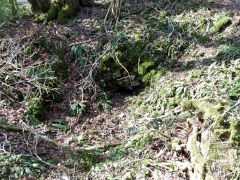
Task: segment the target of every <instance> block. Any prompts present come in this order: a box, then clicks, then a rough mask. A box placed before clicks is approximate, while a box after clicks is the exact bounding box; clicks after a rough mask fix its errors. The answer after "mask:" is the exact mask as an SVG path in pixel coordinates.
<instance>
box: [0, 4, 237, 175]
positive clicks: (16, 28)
mask: <svg viewBox="0 0 240 180" xmlns="http://www.w3.org/2000/svg"><path fill="white" fill-rule="evenodd" d="M204 2H205V1H204ZM214 2H215V7H216V8H218V9H223V10H226V11H227V12H229V13H233V14H234V18H236V19H238V18H239V17H240V11H239V8H240V1H239V0H234V1H233V0H232V1H231V0H225V1H223V0H222V1H220V0H219V1H218V0H215V1H214ZM99 3H102V2H99ZM129 3H131V2H129ZM147 3H148V1H146V2H142V3H140V4H138V6H139V7H135V6H131V8H130V9H127V8H126V9H124V12H123V16H124V18H125V17H127V18H129V19H131V20H132V22H133V23H134V22H136V23H138V24H141V22H144V21H145V20H144V19H143V17H141V11H140V10H144V9H145V6H147ZM107 8H108V6H107V5H106V4H103V5H102V6H99V7H84V8H82V9H81V11H80V12H79V14H78V15H77V17H75V18H74V19H72V20H70V22H69V23H68V24H66V25H54V26H50V25H44V26H43V27H42V24H35V23H33V19H32V18H31V17H29V18H27V19H23V20H19V21H17V22H16V23H15V24H11V26H10V27H11V28H8V29H5V35H6V36H5V38H11V39H12V40H14V39H17V38H19V37H24V36H27V34H28V32H30V33H32V34H34V33H35V32H37V31H38V30H39V29H40V28H42V29H41V31H40V32H37V34H38V33H48V34H50V39H51V38H52V39H53V40H54V39H61V40H62V41H63V42H64V43H66V44H67V45H66V49H65V55H64V56H65V59H66V60H67V62H68V64H69V69H68V72H69V76H68V78H67V80H66V81H65V83H63V84H62V89H61V92H62V94H63V102H61V103H52V104H51V105H52V107H53V110H52V111H50V112H46V115H47V117H46V120H44V121H43V122H42V124H41V126H39V127H35V130H36V131H38V132H39V133H40V132H43V131H44V134H45V135H47V136H48V137H50V138H51V139H53V140H55V141H56V142H58V143H60V144H64V145H68V146H69V147H71V148H72V149H73V150H77V149H79V148H84V147H91V146H99V147H104V146H106V145H107V144H108V145H109V144H110V145H113V147H114V146H118V145H120V144H122V143H124V142H125V141H126V140H128V139H129V138H130V137H131V133H130V132H129V129H128V128H126V127H127V125H126V124H127V123H128V120H130V119H132V118H133V115H132V112H131V108H130V106H131V105H132V104H133V103H132V101H129V99H138V98H139V97H141V96H140V95H139V93H140V92H141V91H143V88H138V89H136V90H133V91H132V92H129V91H126V90H122V91H119V92H116V93H114V94H111V93H109V92H107V94H109V95H110V96H109V97H110V98H109V100H110V101H111V107H112V108H111V113H109V112H106V111H104V110H103V109H101V108H96V105H97V103H98V101H97V99H96V98H94V97H93V96H91V95H88V94H82V93H81V89H80V88H79V84H80V82H82V81H83V75H82V73H81V71H79V68H80V67H79V66H78V65H76V64H75V60H74V58H73V57H72V56H71V55H70V49H69V48H70V47H68V45H69V44H71V43H73V42H83V45H85V46H86V47H89V48H93V47H95V46H96V44H97V43H98V42H99V41H105V40H106V36H105V35H104V27H103V24H101V23H99V22H102V20H103V19H104V17H105V13H106V11H107ZM135 11H139V12H136V14H134V13H129V14H128V12H135ZM234 18H233V21H234ZM238 20H239V19H238ZM98 23H99V24H100V25H98ZM96 26H97V27H98V29H101V30H98V31H97V32H95V31H94V30H95V28H96ZM226 31H227V30H226ZM64 34H69V36H70V38H68V39H67V38H66V37H65V36H64ZM34 36H36V34H34ZM100 36H101V37H100ZM230 36H231V37H232V40H233V41H235V40H236V39H234V38H235V37H238V38H239V36H240V32H239V29H238V31H236V32H232V31H231V34H230ZM71 37H74V39H71ZM96 37H99V38H97V39H96ZM94 39H95V40H94ZM89 40H90V42H88V41H89ZM84 42H87V43H84ZM214 43H215V42H214V41H212V42H209V44H208V47H201V48H202V49H197V51H199V50H202V51H204V52H205V55H204V57H201V59H203V61H202V60H201V59H199V61H194V62H192V61H191V60H189V59H186V58H187V57H182V58H180V59H179V61H178V62H177V63H176V65H175V66H174V67H173V68H172V69H171V72H168V73H167V74H169V76H167V75H166V76H165V78H162V82H160V83H159V86H164V83H166V82H170V81H171V82H172V81H173V82H174V81H175V80H176V79H181V78H184V77H185V76H187V74H188V72H186V71H185V72H184V71H182V66H183V65H184V64H185V63H186V62H187V61H189V62H190V64H191V67H192V69H194V68H195V67H198V66H199V65H201V64H202V63H204V59H206V58H207V57H210V56H211V54H214V51H215V49H214V47H213V46H214ZM209 47H210V48H209ZM211 47H213V48H212V49H211ZM196 53H197V52H196ZM196 53H195V54H196ZM48 58H50V56H49V54H47V53H46V52H41V55H40V59H41V60H42V61H43V62H44V61H45V59H48ZM176 77H178V78H176ZM164 79H165V80H164ZM161 84H162V85H161ZM140 94H141V93H140ZM74 95H75V97H73V96H74ZM83 96H84V101H87V102H88V103H87V108H86V113H85V115H84V116H83V117H71V116H70V115H69V113H68V111H69V105H70V104H72V103H74V102H79V101H82V97H83ZM26 114H27V111H26V109H25V108H24V107H23V106H22V104H18V103H14V104H12V105H11V106H3V105H0V116H1V117H4V119H5V120H6V121H7V122H8V123H9V124H11V125H19V124H20V120H19V115H26ZM56 119H64V120H66V121H68V122H69V124H68V125H69V127H70V131H67V132H64V131H62V130H58V129H54V128H51V124H52V123H53V122H54V121H55V120H56ZM139 122H140V121H139ZM136 123H138V122H136ZM136 126H137V125H136ZM182 126H183V123H182V122H178V123H177V124H175V126H174V127H175V128H176V130H175V132H172V133H171V137H172V138H177V139H181V141H182V142H187V139H188V135H189V133H190V132H187V133H186V131H185V129H184V128H182ZM43 127H44V128H43ZM0 131H1V134H2V135H0V142H8V143H10V144H12V145H11V147H12V149H11V153H13V154H28V155H29V153H30V154H31V152H32V153H33V152H35V153H36V152H37V154H38V156H39V157H41V159H57V160H60V163H62V164H64V165H66V166H67V164H68V163H66V162H67V161H68V159H69V157H68V155H67V154H65V152H64V151H62V150H61V148H59V147H57V146H55V145H52V144H50V143H48V142H45V141H41V140H39V142H36V139H35V138H34V136H33V135H32V134H31V133H28V132H10V131H7V130H3V129H1V130H0ZM3 134H5V135H6V136H4V135H3ZM80 134H81V135H83V136H84V137H82V142H80V141H79V142H78V141H72V140H71V138H72V137H74V136H79V135H80ZM85 136H86V137H85ZM84 138H87V140H84ZM165 144H166V140H165V139H164V138H163V139H158V140H157V141H155V142H154V143H153V144H151V145H150V146H149V147H148V148H147V149H146V151H145V153H149V154H151V155H155V154H156V153H160V152H161V153H164V154H165V155H164V156H161V155H159V156H160V157H161V162H162V163H164V162H166V163H167V162H169V161H177V160H179V161H188V160H189V152H187V150H186V149H184V150H183V152H182V154H181V155H179V154H176V153H175V152H174V151H173V150H171V149H166V148H164V147H165ZM34 148H35V149H34ZM35 150H36V151H35ZM163 150H164V152H163ZM167 151H168V152H167ZM31 155H32V154H31ZM33 156H34V154H33ZM109 157H110V153H109V151H108V149H104V152H103V153H102V154H101V155H100V156H96V157H94V158H96V159H95V161H94V163H95V164H97V163H100V162H104V161H106V160H107V159H108V158H109ZM140 159H141V155H140ZM69 163H70V164H71V161H69ZM43 164H44V163H43ZM92 166H94V164H92ZM46 167H48V166H47V165H46ZM149 169H150V170H149V171H151V167H149ZM173 169H174V168H171V166H170V167H168V168H167V166H164V168H163V169H162V175H161V176H159V178H161V179H189V177H188V175H186V174H185V173H184V171H174V170H173ZM80 171H82V174H84V173H85V175H86V177H85V176H82V177H81V176H79V175H76V177H78V178H79V179H81V178H82V179H83V178H84V177H85V179H94V177H91V175H89V176H90V177H89V176H88V171H85V170H80ZM53 172H54V173H53ZM126 173H127V172H126ZM103 174H104V173H103ZM59 175H60V177H61V169H60V168H55V167H51V166H50V167H49V168H48V169H47V170H46V172H45V173H44V175H42V178H46V179H53V178H56V177H58V178H59ZM129 177H130V178H131V176H129ZM105 178H106V177H105ZM130 178H129V179H130ZM148 178H149V179H151V178H150V177H148ZM22 179H24V177H22ZM33 179H34V178H33ZM99 179H101V178H99ZM108 179H111V178H110V177H108ZM113 179H114V178H113ZM126 179H127V178H126ZM137 179H138V178H137ZM146 179H147V177H146Z"/></svg>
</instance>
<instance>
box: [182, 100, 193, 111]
mask: <svg viewBox="0 0 240 180" xmlns="http://www.w3.org/2000/svg"><path fill="white" fill-rule="evenodd" d="M182 108H183V109H184V110H190V109H192V108H193V104H192V101H190V100H185V101H182Z"/></svg>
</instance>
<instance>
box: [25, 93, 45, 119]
mask: <svg viewBox="0 0 240 180" xmlns="http://www.w3.org/2000/svg"><path fill="white" fill-rule="evenodd" d="M26 108H27V111H28V113H29V115H32V116H34V117H36V118H37V119H38V120H44V119H45V114H44V105H43V100H41V99H40V98H33V99H31V100H29V101H28V102H27V103H26Z"/></svg>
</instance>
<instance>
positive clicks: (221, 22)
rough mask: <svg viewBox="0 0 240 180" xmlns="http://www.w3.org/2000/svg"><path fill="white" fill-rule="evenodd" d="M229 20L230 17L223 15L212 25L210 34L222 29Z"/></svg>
mask: <svg viewBox="0 0 240 180" xmlns="http://www.w3.org/2000/svg"><path fill="white" fill-rule="evenodd" d="M230 22H231V20H230V18H229V17H227V16H225V17H222V18H221V19H219V20H218V21H217V23H216V24H215V25H214V26H213V28H212V30H211V34H216V33H218V32H220V30H222V29H224V28H225V27H226V26H227V25H228V24H229V23H230Z"/></svg>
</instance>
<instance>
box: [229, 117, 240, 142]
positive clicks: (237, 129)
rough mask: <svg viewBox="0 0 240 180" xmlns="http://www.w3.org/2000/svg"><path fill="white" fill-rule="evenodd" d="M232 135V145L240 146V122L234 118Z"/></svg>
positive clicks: (232, 120)
mask: <svg viewBox="0 0 240 180" xmlns="http://www.w3.org/2000/svg"><path fill="white" fill-rule="evenodd" d="M230 123H231V127H230V129H231V135H230V139H229V141H230V143H231V144H237V145H239V144H240V121H238V120H237V118H232V119H231V121H230Z"/></svg>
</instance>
